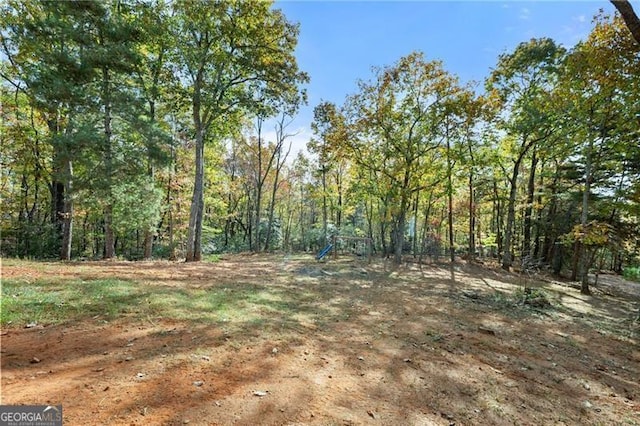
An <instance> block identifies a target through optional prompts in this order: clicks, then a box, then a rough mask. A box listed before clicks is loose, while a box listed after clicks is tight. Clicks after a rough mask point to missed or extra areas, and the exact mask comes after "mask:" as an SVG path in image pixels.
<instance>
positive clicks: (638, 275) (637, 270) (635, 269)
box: [622, 266, 640, 282]
mask: <svg viewBox="0 0 640 426" xmlns="http://www.w3.org/2000/svg"><path fill="white" fill-rule="evenodd" d="M622 275H623V276H624V277H625V278H626V279H628V280H632V281H637V282H640V266H628V267H626V268H624V269H623V270H622Z"/></svg>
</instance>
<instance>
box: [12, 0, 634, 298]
mask: <svg viewBox="0 0 640 426" xmlns="http://www.w3.org/2000/svg"><path fill="white" fill-rule="evenodd" d="M2 22H3V27H2V32H1V33H2V49H3V51H4V59H3V61H2V65H1V66H0V75H1V76H2V77H3V83H2V116H1V122H0V131H1V133H0V137H1V138H2V141H1V143H2V146H3V149H2V158H1V161H2V175H1V179H2V180H1V181H0V184H1V187H0V191H1V194H2V198H3V213H2V219H1V220H2V222H1V226H2V252H3V255H12V256H30V257H38V258H41V257H59V258H62V259H70V258H72V257H88V258H97V257H104V258H112V257H114V256H116V255H119V256H123V257H127V258H132V259H139V258H146V259H148V258H151V257H167V258H172V259H175V258H186V260H188V261H192V260H200V259H201V258H202V256H203V254H204V255H205V256H206V255H207V254H209V253H218V252H225V251H244V250H250V251H271V250H285V251H315V250H319V249H320V248H322V246H324V245H325V244H326V243H327V242H328V241H329V240H330V239H331V236H332V235H337V234H340V235H351V236H361V237H368V238H370V239H371V240H372V241H373V243H374V244H373V247H374V249H375V250H376V251H377V252H378V253H383V254H385V255H389V256H391V257H393V259H394V260H395V261H396V262H401V261H402V259H403V256H408V255H411V256H415V257H417V258H422V257H424V256H432V257H434V256H443V255H446V256H447V257H448V258H450V259H451V260H454V259H455V256H459V255H464V256H466V257H468V258H469V259H470V260H473V259H476V258H479V257H495V258H496V259H498V260H499V261H500V262H501V264H502V267H503V268H505V269H510V268H512V267H514V266H517V267H519V268H539V267H547V266H548V267H550V268H551V269H552V270H553V271H554V272H556V273H560V272H561V271H563V270H566V271H569V272H570V273H571V275H572V276H573V278H574V279H582V281H583V291H584V292H588V281H587V275H588V273H589V271H590V270H593V269H603V268H604V269H612V270H616V271H620V270H621V269H622V268H623V267H624V266H627V265H637V264H638V262H639V261H640V258H639V255H640V238H639V237H640V227H639V225H638V217H639V214H640V209H639V205H640V204H639V202H640V148H639V146H638V145H639V144H638V140H639V137H640V115H639V114H638V111H640V87H639V83H640V49H639V47H638V44H637V43H635V42H634V39H633V37H632V35H631V33H630V32H629V30H628V29H627V27H625V24H624V21H623V20H622V19H621V18H620V17H618V16H615V17H610V16H606V15H604V14H600V15H598V16H597V17H596V18H594V25H593V28H592V31H591V33H590V34H589V36H588V37H587V39H586V40H584V41H582V42H579V43H578V44H576V45H575V46H572V47H570V48H566V47H564V46H561V45H559V44H558V43H556V42H555V41H554V40H552V39H549V38H540V39H532V40H529V41H525V42H522V43H521V44H519V45H518V46H517V47H516V48H515V49H513V51H511V52H506V53H504V54H502V55H500V56H499V57H498V59H497V62H496V65H495V66H494V67H493V69H492V70H491V71H490V73H489V75H488V76H487V78H486V79H485V81H484V82H482V83H469V84H463V83H461V82H460V81H459V79H458V78H457V77H456V76H455V75H453V74H452V73H450V72H448V71H447V70H446V68H445V65H444V64H443V63H441V62H438V61H433V60H429V59H428V58H427V57H426V56H425V55H424V54H423V53H421V52H414V53H411V54H409V55H407V56H406V57H403V58H400V59H398V61H397V62H395V63H393V64H390V65H387V66H381V67H374V68H373V69H372V73H371V76H369V77H368V78H366V79H363V80H361V81H359V82H358V88H357V90H356V91H355V92H354V93H352V94H350V95H349V96H347V97H346V99H345V100H344V102H343V103H342V104H341V105H337V104H335V103H331V102H325V101H322V102H320V103H319V104H318V105H316V106H315V108H314V121H313V123H312V130H313V138H311V140H310V141H309V143H308V145H307V148H308V152H307V153H299V154H298V155H297V156H296V157H295V158H293V156H292V155H291V143H292V138H293V136H294V133H293V131H292V130H291V129H290V127H291V126H290V124H291V122H292V120H293V118H294V117H295V115H296V113H297V110H298V108H299V106H300V105H302V104H303V103H305V102H306V95H305V92H304V89H303V87H304V83H306V82H307V81H308V78H309V77H308V76H307V74H306V73H304V72H303V71H301V70H299V68H298V66H297V64H296V59H295V55H294V49H295V47H296V43H297V36H298V31H299V28H298V26H297V25H296V24H294V23H291V22H289V21H288V20H287V19H286V17H285V16H284V15H283V14H282V12H281V11H279V10H277V9H274V8H273V5H272V4H270V3H266V2H256V3H252V2H229V1H224V2H190V1H176V2H170V3H165V2H153V1H147V2H123V1H118V2H106V3H96V2H73V3H72V2H46V1H42V2H39V1H29V2H18V1H15V2H13V1H9V2H7V3H6V4H5V6H4V7H3V8H2ZM267 135H270V136H267Z"/></svg>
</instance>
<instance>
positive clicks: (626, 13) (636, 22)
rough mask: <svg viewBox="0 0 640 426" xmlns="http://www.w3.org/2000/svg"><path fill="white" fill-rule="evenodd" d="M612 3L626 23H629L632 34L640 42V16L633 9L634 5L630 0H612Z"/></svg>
mask: <svg viewBox="0 0 640 426" xmlns="http://www.w3.org/2000/svg"><path fill="white" fill-rule="evenodd" d="M611 3H613V5H614V6H615V7H616V9H618V12H620V15H622V19H623V20H624V23H625V24H626V25H627V28H628V29H629V31H631V35H632V36H633V38H634V39H635V40H636V43H638V44H640V18H638V15H636V12H635V11H634V10H633V6H631V3H629V1H628V0H611Z"/></svg>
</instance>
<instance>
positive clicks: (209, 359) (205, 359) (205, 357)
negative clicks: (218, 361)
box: [200, 355, 211, 361]
mask: <svg viewBox="0 0 640 426" xmlns="http://www.w3.org/2000/svg"><path fill="white" fill-rule="evenodd" d="M200 358H201V359H202V360H203V361H211V358H209V357H208V356H206V355H202V356H201V357H200Z"/></svg>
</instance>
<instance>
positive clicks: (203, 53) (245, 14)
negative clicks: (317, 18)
mask: <svg viewBox="0 0 640 426" xmlns="http://www.w3.org/2000/svg"><path fill="white" fill-rule="evenodd" d="M174 7H175V10H176V16H177V19H176V27H175V29H174V34H175V36H176V38H177V40H178V43H177V45H178V46H180V48H179V49H177V50H176V51H175V57H176V61H177V62H178V64H179V67H180V73H181V80H182V81H183V82H185V83H188V84H186V85H185V91H186V93H187V95H188V97H189V98H190V100H191V110H192V121H193V123H192V125H193V134H194V139H195V144H194V145H195V146H194V149H195V165H196V170H195V177H194V189H193V198H192V201H191V214H190V217H189V233H188V237H187V253H186V258H187V261H198V260H200V259H201V256H202V248H201V236H202V218H203V209H204V198H203V194H204V145H205V143H206V142H207V141H209V140H211V139H212V138H213V137H214V136H217V137H218V138H220V137H221V136H222V135H220V134H218V135H214V134H212V130H213V129H214V127H217V128H218V129H223V127H224V126H223V123H222V121H223V120H224V119H225V117H227V116H228V115H229V114H230V113H232V112H234V111H235V110H237V109H245V110H251V109H254V108H256V107H260V106H261V105H264V104H265V102H267V101H269V100H270V99H274V98H280V97H282V96H285V95H286V94H287V93H290V92H296V91H298V85H299V84H300V83H303V82H305V81H306V80H307V76H306V75H305V74H304V73H302V72H300V71H299V70H298V66H297V63H296V60H295V57H294V49H295V46H296V43H297V35H298V27H297V25H294V24H292V23H290V22H288V21H287V20H286V18H285V17H284V15H283V14H282V12H281V11H279V10H272V9H271V2H227V1H214V2H206V3H203V2H191V1H186V0H183V1H178V2H175V3H174Z"/></svg>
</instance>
